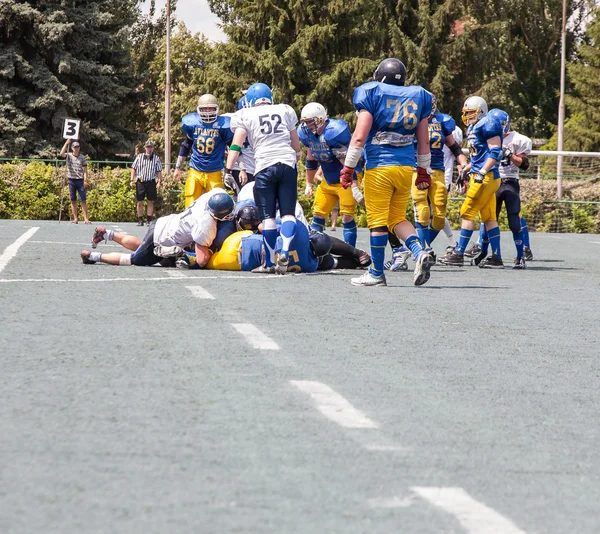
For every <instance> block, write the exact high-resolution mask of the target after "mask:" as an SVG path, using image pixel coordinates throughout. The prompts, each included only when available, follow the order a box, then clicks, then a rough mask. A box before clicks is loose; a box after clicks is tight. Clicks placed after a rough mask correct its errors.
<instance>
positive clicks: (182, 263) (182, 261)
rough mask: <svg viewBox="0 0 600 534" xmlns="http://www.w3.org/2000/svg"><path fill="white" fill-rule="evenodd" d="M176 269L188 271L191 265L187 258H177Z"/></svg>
mask: <svg viewBox="0 0 600 534" xmlns="http://www.w3.org/2000/svg"><path fill="white" fill-rule="evenodd" d="M175 267H176V268H177V269H182V270H188V269H189V268H190V264H189V261H188V259H187V257H186V256H182V257H181V258H177V259H176V260H175Z"/></svg>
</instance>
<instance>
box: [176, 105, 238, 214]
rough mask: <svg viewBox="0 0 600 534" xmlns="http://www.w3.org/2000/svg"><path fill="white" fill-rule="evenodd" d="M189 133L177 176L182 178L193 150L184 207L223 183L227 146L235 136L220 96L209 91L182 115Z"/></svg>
mask: <svg viewBox="0 0 600 534" xmlns="http://www.w3.org/2000/svg"><path fill="white" fill-rule="evenodd" d="M181 129H182V130H183V132H184V133H185V135H186V137H185V139H184V140H183V142H182V143H181V148H180V149H179V157H178V158H177V163H176V164H175V173H174V178H175V179H176V180H179V179H180V175H181V167H182V166H183V163H184V162H185V160H186V158H187V156H188V154H189V153H190V150H191V151H192V157H191V160H190V170H189V172H188V177H187V179H186V181H185V207H186V208H187V207H188V206H190V205H191V203H192V202H194V200H196V199H197V198H198V197H199V196H200V195H202V194H203V193H206V192H207V191H210V190H211V189H213V188H215V187H223V166H224V165H223V162H224V159H225V148H226V146H227V144H228V143H229V142H230V141H231V140H232V138H233V133H232V132H231V129H230V127H229V117H225V116H219V104H218V102H217V99H216V98H215V97H214V96H213V95H210V94H205V95H202V96H201V97H200V98H199V99H198V106H197V108H196V111H194V112H193V113H188V114H187V115H185V116H184V117H183V118H182V119H181Z"/></svg>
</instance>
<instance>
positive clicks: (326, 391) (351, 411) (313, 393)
mask: <svg viewBox="0 0 600 534" xmlns="http://www.w3.org/2000/svg"><path fill="white" fill-rule="evenodd" d="M290 383H291V384H292V385H293V386H295V387H297V388H298V389H299V390H300V391H302V392H304V393H308V394H309V395H310V397H311V398H312V400H313V401H314V403H315V404H316V407H317V410H319V411H320V412H321V413H322V414H323V415H324V416H325V417H327V418H328V419H330V420H331V421H333V422H334V423H337V424H338V425H340V426H343V427H344V428H379V425H378V424H377V423H376V422H374V421H371V419H369V418H368V417H367V416H366V415H365V414H364V413H362V412H361V411H359V410H357V409H356V408H355V407H354V406H352V404H350V402H349V401H348V400H347V399H345V398H344V397H342V396H341V395H340V394H339V393H338V392H337V391H334V390H333V389H331V388H330V387H329V386H328V385H326V384H323V383H322V382H314V381H312V380H290Z"/></svg>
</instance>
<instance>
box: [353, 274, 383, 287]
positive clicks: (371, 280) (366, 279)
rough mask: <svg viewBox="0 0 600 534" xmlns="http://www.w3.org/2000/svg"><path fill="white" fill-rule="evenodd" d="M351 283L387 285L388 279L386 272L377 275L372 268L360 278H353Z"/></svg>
mask: <svg viewBox="0 0 600 534" xmlns="http://www.w3.org/2000/svg"><path fill="white" fill-rule="evenodd" d="M350 283H351V284H352V285H353V286H387V281H386V279H385V275H384V274H382V275H381V276H375V275H374V274H372V273H371V271H370V270H369V271H367V272H366V273H364V274H363V275H362V276H359V277H358V278H352V279H351V280H350Z"/></svg>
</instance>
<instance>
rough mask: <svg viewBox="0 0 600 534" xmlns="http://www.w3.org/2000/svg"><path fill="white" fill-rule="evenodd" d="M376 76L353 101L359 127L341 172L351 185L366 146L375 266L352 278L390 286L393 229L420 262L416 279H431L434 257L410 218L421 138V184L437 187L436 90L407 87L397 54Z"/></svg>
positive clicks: (419, 281)
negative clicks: (387, 269) (432, 126)
mask: <svg viewBox="0 0 600 534" xmlns="http://www.w3.org/2000/svg"><path fill="white" fill-rule="evenodd" d="M373 78H374V81H372V82H368V83H365V84H363V85H361V86H360V87H358V88H357V89H356V90H355V91H354V96H353V98H352V102H353V104H354V107H355V108H356V109H357V111H358V112H359V115H358V120H357V124H356V129H355V130H354V134H353V135H352V140H351V142H350V146H349V148H348V151H347V153H346V159H345V161H344V167H343V168H342V171H341V173H340V178H341V183H342V186H344V187H350V186H351V185H352V181H353V179H354V169H355V167H356V165H357V164H358V162H359V160H360V158H361V156H362V154H363V148H364V152H365V155H366V165H365V173H364V194H365V204H366V208H367V223H368V226H369V230H370V241H371V257H372V260H373V263H372V264H371V267H370V268H369V270H368V271H367V272H366V273H365V274H364V275H363V276H361V277H359V278H353V279H352V280H351V283H352V285H356V286H378V285H387V282H386V278H385V274H384V271H383V268H384V265H383V263H384V257H385V248H386V245H387V243H388V230H390V231H392V232H394V233H395V234H396V235H397V236H398V237H399V238H400V239H402V240H404V242H405V244H406V247H407V248H409V249H410V250H411V251H412V253H413V255H414V257H415V261H416V266H415V273H414V283H415V285H421V284H424V283H425V282H427V280H429V276H430V273H429V270H430V268H431V266H432V265H433V263H434V261H433V257H432V256H431V254H429V253H428V252H425V251H424V250H423V244H422V243H421V241H420V240H419V238H418V236H417V234H416V231H415V228H414V226H413V225H412V224H411V223H410V221H407V220H406V206H407V204H408V200H409V197H410V190H411V185H412V175H413V167H414V160H415V149H414V145H413V141H414V138H415V136H416V138H417V179H416V185H417V187H418V188H419V189H427V188H428V187H430V186H431V165H430V164H431V154H430V150H429V132H428V123H427V119H428V117H429V115H430V114H431V110H432V107H431V106H432V103H431V98H432V96H431V93H429V92H427V91H426V90H425V89H423V88H422V87H420V86H410V87H404V83H405V80H406V68H405V66H404V64H403V63H402V62H401V61H399V60H398V59H395V58H389V59H385V60H383V61H382V62H381V63H380V64H379V66H378V67H377V69H376V70H375V73H374V75H373Z"/></svg>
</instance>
